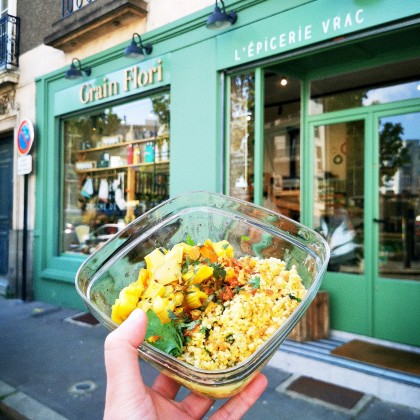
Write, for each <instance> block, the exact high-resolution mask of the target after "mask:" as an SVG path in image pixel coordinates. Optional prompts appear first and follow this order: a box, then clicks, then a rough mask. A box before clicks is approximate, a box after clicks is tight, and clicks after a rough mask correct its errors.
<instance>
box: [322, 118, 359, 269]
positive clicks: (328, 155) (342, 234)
mask: <svg viewBox="0 0 420 420" xmlns="http://www.w3.org/2000/svg"><path fill="white" fill-rule="evenodd" d="M314 147H315V150H314V156H315V165H314V189H315V191H314V226H315V228H316V229H317V230H318V231H320V232H321V233H322V234H323V235H324V237H325V238H326V240H327V241H328V244H329V246H330V250H331V258H330V262H329V265H328V270H329V271H339V272H347V273H354V274H361V273H363V270H364V268H363V254H364V252H363V239H364V226H363V213H364V211H363V204H364V203H363V198H364V176H363V172H364V159H363V156H364V121H352V122H347V123H339V124H331V125H323V126H319V127H315V128H314Z"/></svg>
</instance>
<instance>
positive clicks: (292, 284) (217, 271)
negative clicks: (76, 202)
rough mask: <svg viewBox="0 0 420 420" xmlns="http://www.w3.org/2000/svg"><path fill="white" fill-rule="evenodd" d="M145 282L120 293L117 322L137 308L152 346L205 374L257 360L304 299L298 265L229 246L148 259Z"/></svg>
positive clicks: (190, 245) (181, 248)
mask: <svg viewBox="0 0 420 420" xmlns="http://www.w3.org/2000/svg"><path fill="white" fill-rule="evenodd" d="M144 259H145V263H146V267H145V268H142V269H140V272H139V275H138V279H137V280H136V281H135V282H133V283H131V284H129V285H128V286H126V287H125V288H123V289H122V290H121V292H120V293H119V297H118V299H116V301H115V303H114V305H113V306H112V313H111V318H112V319H113V320H114V321H115V322H116V323H117V324H120V323H122V322H123V321H124V320H125V319H126V318H127V317H128V316H129V314H130V313H131V312H132V311H133V310H134V309H135V308H141V309H143V310H144V311H145V312H146V314H147V318H148V326H147V331H146V341H147V342H148V343H149V344H151V345H152V346H155V347H157V348H159V349H160V350H162V351H164V352H166V353H168V354H171V355H172V356H175V357H177V358H178V359H180V360H182V361H184V362H186V363H188V364H190V365H193V366H195V367H196V368H199V369H204V370H221V369H226V368H230V367H233V366H235V365H237V364H238V363H241V362H243V361H244V360H246V359H247V358H248V357H249V356H251V355H252V354H253V353H254V352H255V350H257V348H258V347H260V346H261V345H262V344H263V343H264V342H265V341H267V340H268V339H269V338H270V336H272V335H273V334H274V332H276V331H277V330H278V328H279V327H280V326H281V325H282V324H283V323H284V322H285V321H286V320H287V319H288V317H289V316H290V315H291V314H292V313H293V311H294V310H295V309H296V308H297V306H298V305H299V302H300V301H301V300H302V299H303V298H304V297H305V294H306V289H305V287H304V285H303V283H302V279H301V277H300V276H299V274H298V273H297V270H296V267H295V266H293V267H292V268H290V270H287V269H286V264H285V262H284V261H282V260H280V259H277V258H267V259H260V258H257V257H251V256H244V257H241V258H238V259H236V258H235V257H234V251H233V247H232V245H231V244H230V243H229V242H228V241H226V240H223V241H220V242H212V241H211V240H206V241H205V242H204V243H203V244H195V243H194V242H193V241H192V240H191V238H188V240H187V241H186V242H185V243H184V242H183V243H179V244H177V245H175V246H173V247H172V248H171V249H170V250H167V249H164V248H156V249H155V250H154V251H152V252H151V253H149V254H148V255H146V257H145V258H144Z"/></svg>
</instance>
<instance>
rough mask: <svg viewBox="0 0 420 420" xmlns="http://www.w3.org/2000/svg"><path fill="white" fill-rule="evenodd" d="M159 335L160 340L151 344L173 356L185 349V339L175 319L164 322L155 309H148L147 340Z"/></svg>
mask: <svg viewBox="0 0 420 420" xmlns="http://www.w3.org/2000/svg"><path fill="white" fill-rule="evenodd" d="M154 336H159V340H157V341H155V342H150V343H149V344H150V345H152V346H154V347H157V348H158V349H159V350H162V351H164V352H165V353H168V354H171V355H172V356H179V355H180V354H181V353H182V350H183V339H182V335H181V334H180V332H179V330H178V329H177V328H176V326H175V323H174V321H173V320H172V321H170V322H168V323H166V324H162V322H161V321H160V319H159V317H158V316H157V315H156V314H155V312H154V311H153V310H151V309H150V310H148V311H147V330H146V340H147V339H148V338H150V337H154Z"/></svg>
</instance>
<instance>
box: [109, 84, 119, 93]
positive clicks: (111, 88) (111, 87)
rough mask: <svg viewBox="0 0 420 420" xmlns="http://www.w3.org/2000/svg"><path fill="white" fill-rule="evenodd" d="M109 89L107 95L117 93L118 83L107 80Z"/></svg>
mask: <svg viewBox="0 0 420 420" xmlns="http://www.w3.org/2000/svg"><path fill="white" fill-rule="evenodd" d="M108 89H109V91H108V92H109V96H114V95H118V83H117V82H109V83H108Z"/></svg>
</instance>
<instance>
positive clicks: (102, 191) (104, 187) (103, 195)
mask: <svg viewBox="0 0 420 420" xmlns="http://www.w3.org/2000/svg"><path fill="white" fill-rule="evenodd" d="M98 198H99V200H101V201H103V202H104V203H107V202H108V181H107V180H106V179H105V178H102V179H101V182H100V183H99V191H98Z"/></svg>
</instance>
